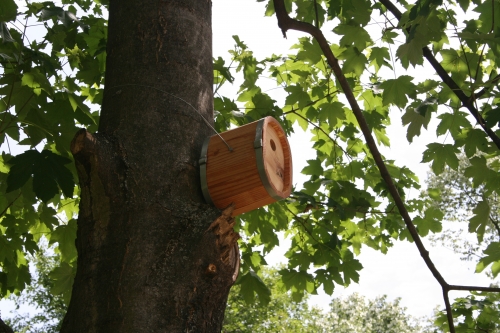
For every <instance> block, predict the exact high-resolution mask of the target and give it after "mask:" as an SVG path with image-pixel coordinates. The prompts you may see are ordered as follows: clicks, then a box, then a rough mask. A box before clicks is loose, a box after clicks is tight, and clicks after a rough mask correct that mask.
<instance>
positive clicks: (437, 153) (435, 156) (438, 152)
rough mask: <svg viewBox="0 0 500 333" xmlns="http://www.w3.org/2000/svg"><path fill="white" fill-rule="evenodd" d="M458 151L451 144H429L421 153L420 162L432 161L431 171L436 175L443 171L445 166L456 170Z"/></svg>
mask: <svg viewBox="0 0 500 333" xmlns="http://www.w3.org/2000/svg"><path fill="white" fill-rule="evenodd" d="M458 153H459V151H458V149H457V148H455V147H454V146H453V145H451V144H441V143H431V144H428V145H427V149H426V150H425V151H424V153H423V158H422V162H431V161H432V165H431V168H432V171H434V173H435V174H436V175H439V174H441V173H442V172H443V171H444V167H445V165H448V166H449V167H450V168H452V169H453V170H457V169H458V157H457V154H458Z"/></svg>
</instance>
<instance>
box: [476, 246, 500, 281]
mask: <svg viewBox="0 0 500 333" xmlns="http://www.w3.org/2000/svg"><path fill="white" fill-rule="evenodd" d="M484 254H486V256H485V257H483V258H481V259H480V260H479V262H478V263H477V266H476V272H477V273H480V272H482V271H483V270H484V269H485V268H486V267H488V266H489V265H490V264H492V263H493V265H495V264H496V267H495V271H493V269H492V273H493V276H494V277H496V276H497V275H498V273H499V272H500V269H499V267H498V263H499V262H500V242H491V243H490V244H489V245H488V247H487V248H486V250H484Z"/></svg>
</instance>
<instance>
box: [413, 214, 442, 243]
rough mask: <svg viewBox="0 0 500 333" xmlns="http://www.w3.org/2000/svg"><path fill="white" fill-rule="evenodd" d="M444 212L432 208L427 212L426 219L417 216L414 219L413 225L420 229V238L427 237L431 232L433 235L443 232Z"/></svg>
mask: <svg viewBox="0 0 500 333" xmlns="http://www.w3.org/2000/svg"><path fill="white" fill-rule="evenodd" d="M443 216H444V214H443V212H441V210H440V209H439V208H436V207H431V208H428V209H427V210H426V211H425V215H424V217H423V218H422V217H420V216H416V217H415V218H414V219H413V223H414V224H415V226H416V227H417V229H418V233H419V234H420V236H422V237H425V236H427V235H428V234H429V231H432V232H433V233H438V232H441V230H442V224H441V220H442V219H443Z"/></svg>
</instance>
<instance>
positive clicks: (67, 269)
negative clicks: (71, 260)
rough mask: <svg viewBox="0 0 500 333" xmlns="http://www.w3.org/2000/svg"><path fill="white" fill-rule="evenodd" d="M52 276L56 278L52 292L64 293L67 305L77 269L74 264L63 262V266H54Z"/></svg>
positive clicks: (56, 293)
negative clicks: (75, 269)
mask: <svg viewBox="0 0 500 333" xmlns="http://www.w3.org/2000/svg"><path fill="white" fill-rule="evenodd" d="M49 276H50V278H51V279H53V280H54V285H53V286H52V288H51V292H52V293H54V294H55V295H61V294H62V295H63V298H64V302H65V303H66V305H68V304H69V300H70V299H71V291H72V288H73V281H74V279H75V271H74V269H73V267H72V266H70V265H69V264H68V263H67V262H62V263H61V266H59V267H56V268H54V270H53V271H52V272H51V273H50V274H49Z"/></svg>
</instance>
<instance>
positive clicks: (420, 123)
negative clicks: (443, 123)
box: [401, 108, 431, 142]
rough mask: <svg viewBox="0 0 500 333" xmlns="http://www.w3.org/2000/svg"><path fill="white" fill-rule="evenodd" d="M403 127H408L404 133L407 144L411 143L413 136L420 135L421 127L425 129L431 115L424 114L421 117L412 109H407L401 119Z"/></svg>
mask: <svg viewBox="0 0 500 333" xmlns="http://www.w3.org/2000/svg"><path fill="white" fill-rule="evenodd" d="M401 120H402V122H403V125H408V124H409V126H408V130H407V132H406V138H407V139H408V142H413V138H414V137H415V136H419V135H420V131H421V129H422V127H424V128H427V125H429V122H430V121H431V113H430V112H426V113H425V115H422V114H421V113H419V112H418V111H416V110H415V109H413V108H407V109H406V113H405V114H404V115H403V117H402V118H401Z"/></svg>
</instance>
